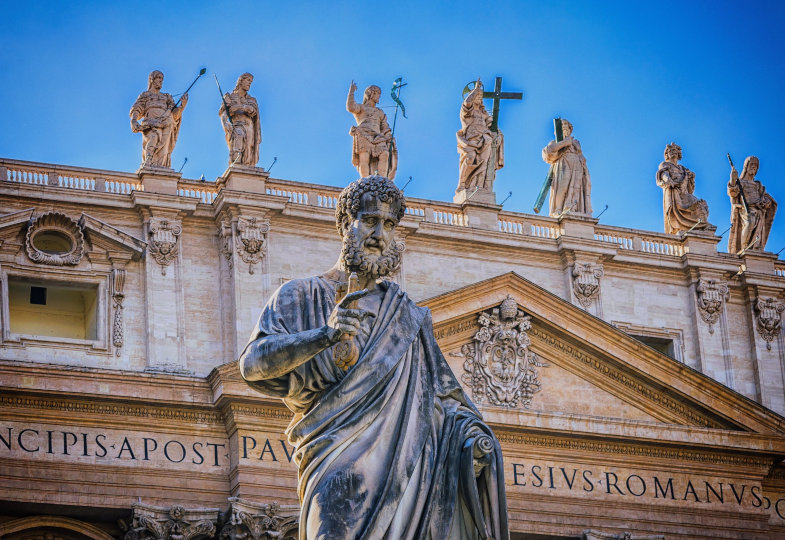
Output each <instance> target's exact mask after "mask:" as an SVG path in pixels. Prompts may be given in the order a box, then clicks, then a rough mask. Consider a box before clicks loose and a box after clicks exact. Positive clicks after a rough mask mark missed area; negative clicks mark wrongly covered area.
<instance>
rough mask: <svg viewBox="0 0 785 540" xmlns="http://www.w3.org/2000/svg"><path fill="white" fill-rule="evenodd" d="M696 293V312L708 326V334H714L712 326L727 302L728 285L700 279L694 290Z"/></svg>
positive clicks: (714, 280)
mask: <svg viewBox="0 0 785 540" xmlns="http://www.w3.org/2000/svg"><path fill="white" fill-rule="evenodd" d="M695 290H696V291H697V293H698V311H699V312H700V315H701V318H702V319H703V320H704V321H706V322H707V323H708V325H709V333H710V334H713V333H714V325H715V324H716V323H717V320H718V319H719V318H720V315H721V314H722V307H723V306H724V305H725V302H726V301H727V300H728V295H729V292H728V284H727V283H726V282H724V281H718V280H716V279H700V280H699V281H698V286H697V287H696V288H695Z"/></svg>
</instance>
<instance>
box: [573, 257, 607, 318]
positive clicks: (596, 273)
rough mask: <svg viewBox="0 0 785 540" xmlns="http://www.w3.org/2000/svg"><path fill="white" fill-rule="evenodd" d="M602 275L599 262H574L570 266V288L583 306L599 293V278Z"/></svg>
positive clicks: (588, 304) (585, 306) (588, 303)
mask: <svg viewBox="0 0 785 540" xmlns="http://www.w3.org/2000/svg"><path fill="white" fill-rule="evenodd" d="M602 275H603V268H602V265H601V264H592V263H579V262H576V263H575V265H574V266H573V267H572V290H573V292H574V293H575V297H576V298H577V299H578V301H579V302H580V303H581V305H582V306H583V307H584V308H588V307H589V306H590V305H591V302H592V300H594V299H595V298H597V296H598V295H599V294H600V278H601V277H602Z"/></svg>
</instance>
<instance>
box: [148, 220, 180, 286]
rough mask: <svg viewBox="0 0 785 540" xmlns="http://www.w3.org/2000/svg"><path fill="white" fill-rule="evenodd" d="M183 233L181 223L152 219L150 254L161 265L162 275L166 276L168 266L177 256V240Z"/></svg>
mask: <svg viewBox="0 0 785 540" xmlns="http://www.w3.org/2000/svg"><path fill="white" fill-rule="evenodd" d="M181 232H183V227H182V224H181V222H180V221H177V220H169V219H162V218H150V252H151V253H152V255H153V258H154V259H155V261H156V262H157V263H158V264H160V265H161V274H162V275H164V276H165V275H166V268H167V266H169V264H171V262H172V261H173V260H174V258H175V257H176V256H177V250H178V245H177V239H178V238H179V236H180V233H181Z"/></svg>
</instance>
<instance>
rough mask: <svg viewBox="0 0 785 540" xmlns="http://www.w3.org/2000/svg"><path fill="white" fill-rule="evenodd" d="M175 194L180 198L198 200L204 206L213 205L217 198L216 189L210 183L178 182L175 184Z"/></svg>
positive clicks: (197, 181) (196, 181)
mask: <svg viewBox="0 0 785 540" xmlns="http://www.w3.org/2000/svg"><path fill="white" fill-rule="evenodd" d="M177 194H178V195H179V196H181V197H192V198H194V199H199V202H202V203H204V204H213V201H214V200H215V198H216V197H217V196H218V188H216V187H215V184H212V183H210V182H202V181H199V180H180V181H179V182H177Z"/></svg>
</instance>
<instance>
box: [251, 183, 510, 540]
mask: <svg viewBox="0 0 785 540" xmlns="http://www.w3.org/2000/svg"><path fill="white" fill-rule="evenodd" d="M405 208H406V203H405V200H404V197H403V193H402V192H401V191H400V190H399V189H398V188H397V187H396V186H395V185H394V184H393V182H392V181H390V180H388V179H387V178H383V177H379V176H371V177H366V178H362V179H360V180H358V181H356V182H353V183H352V184H350V185H349V186H348V187H347V188H346V189H344V190H343V192H341V195H340V197H339V200H338V204H337V206H336V212H335V214H336V222H337V227H338V232H339V233H340V235H341V237H342V240H343V248H342V251H341V255H340V258H339V259H338V262H337V263H336V264H335V265H334V266H333V267H332V268H331V269H330V270H328V271H327V272H325V273H324V274H323V275H320V276H315V277H311V278H306V279H295V280H292V281H289V282H287V283H285V284H284V285H282V286H281V287H280V288H279V289H278V291H276V292H275V293H274V294H273V296H272V298H271V299H270V300H269V301H268V303H267V305H266V306H265V308H264V309H263V311H262V314H261V316H260V318H259V322H258V325H257V327H256V329H255V330H254V332H253V334H252V336H251V340H250V342H249V343H248V345H247V347H246V348H245V350H244V352H243V353H242V355H241V357H240V371H241V373H242V376H243V377H244V378H245V380H246V381H248V384H249V385H251V387H253V388H255V389H256V390H258V391H259V392H261V393H263V394H265V395H269V396H276V397H280V398H282V399H283V401H284V403H285V404H286V405H287V407H289V409H291V410H292V412H293V413H294V418H293V419H292V421H291V423H290V424H289V427H288V429H287V435H288V438H289V442H290V443H291V444H292V445H293V446H294V449H295V450H294V458H293V459H294V460H295V462H296V463H297V465H298V467H299V486H298V493H299V497H300V503H301V514H300V526H301V536H300V538H303V539H304V540H327V539H336V538H341V539H344V538H346V539H348V538H353V539H365V540H380V539H383V538H387V539H390V540H398V539H402V538H410V539H415V538H416V539H426V538H431V539H434V540H435V539H453V540H469V539H476V538H495V539H497V540H508V539H509V532H508V527H507V510H506V498H505V492H504V478H503V466H502V456H501V450H500V448H499V443H498V442H497V440H496V438H495V437H494V435H493V433H492V432H491V430H490V428H489V427H488V426H487V425H486V424H485V423H484V422H483V421H482V419H481V417H480V413H479V412H478V411H477V409H476V408H475V407H474V405H473V404H472V402H471V401H470V400H469V398H468V397H467V396H466V395H465V394H464V392H463V390H462V389H461V386H460V384H459V383H458V381H457V380H456V378H455V376H454V375H453V373H452V371H451V370H450V367H449V365H448V364H447V362H446V360H445V359H444V356H443V355H442V353H441V351H440V350H439V347H438V345H437V344H436V341H435V338H434V335H433V326H432V322H431V316H430V311H429V310H428V309H426V308H421V307H418V306H417V305H416V304H415V303H414V302H413V301H412V300H411V299H410V298H409V297H408V296H407V295H406V293H404V292H403V291H402V290H401V289H400V287H399V286H398V285H397V284H395V283H393V282H391V281H388V280H385V279H384V278H385V276H389V275H390V274H391V273H392V272H394V271H395V270H396V269H397V268H398V267H399V265H400V260H401V248H400V247H399V246H398V244H397V243H396V241H395V229H396V227H397V225H398V223H399V221H400V219H401V218H402V217H403V215H404V211H405Z"/></svg>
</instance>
